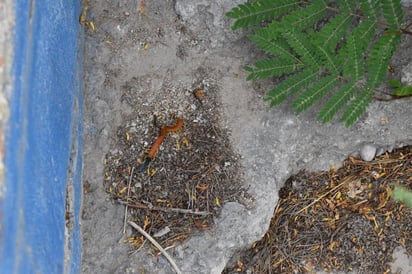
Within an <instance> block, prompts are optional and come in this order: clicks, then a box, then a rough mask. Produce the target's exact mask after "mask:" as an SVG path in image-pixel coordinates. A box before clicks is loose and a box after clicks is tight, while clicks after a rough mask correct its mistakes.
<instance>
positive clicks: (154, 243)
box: [127, 221, 182, 274]
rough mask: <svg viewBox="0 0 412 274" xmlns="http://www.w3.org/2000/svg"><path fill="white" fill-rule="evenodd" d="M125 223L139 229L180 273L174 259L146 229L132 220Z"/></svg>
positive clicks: (179, 272)
mask: <svg viewBox="0 0 412 274" xmlns="http://www.w3.org/2000/svg"><path fill="white" fill-rule="evenodd" d="M127 223H128V224H129V225H131V226H132V227H133V228H135V229H136V230H137V231H139V233H140V234H142V235H143V236H144V237H146V239H148V240H149V241H150V242H151V243H152V244H153V245H154V246H155V247H156V248H157V249H159V251H160V252H161V253H162V254H163V256H165V257H166V259H167V260H168V261H169V263H170V264H171V265H172V266H173V269H174V270H175V272H176V273H177V274H181V273H182V271H180V269H179V267H177V265H176V263H175V261H174V260H173V259H172V257H170V255H169V254H168V253H167V252H166V250H164V248H163V247H162V246H161V245H160V244H159V243H158V242H156V240H155V239H153V238H152V237H151V236H150V235H149V234H148V233H147V232H146V231H144V230H143V228H141V227H140V226H139V225H138V224H136V223H134V222H132V221H129V222H127Z"/></svg>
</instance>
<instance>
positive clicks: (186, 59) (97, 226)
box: [82, 0, 412, 273]
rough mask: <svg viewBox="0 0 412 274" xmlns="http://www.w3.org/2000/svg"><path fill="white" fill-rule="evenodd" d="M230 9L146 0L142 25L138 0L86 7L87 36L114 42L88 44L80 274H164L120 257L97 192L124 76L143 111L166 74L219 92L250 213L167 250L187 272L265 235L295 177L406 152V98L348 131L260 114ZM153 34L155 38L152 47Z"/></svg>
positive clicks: (246, 46) (283, 112)
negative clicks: (140, 88)
mask: <svg viewBox="0 0 412 274" xmlns="http://www.w3.org/2000/svg"><path fill="white" fill-rule="evenodd" d="M239 2H243V1H228V0H219V1H205V0H194V1H183V0H176V1H174V2H173V1H163V0H153V1H146V7H145V8H146V14H145V15H141V14H139V6H138V3H137V2H136V1H123V2H122V3H120V2H119V3H117V4H114V3H110V2H103V1H102V2H100V1H91V4H90V5H91V10H90V20H93V17H94V16H95V18H97V17H99V16H102V15H105V16H106V18H107V19H106V20H105V21H104V23H102V24H96V30H95V32H99V31H100V30H102V29H103V28H105V29H106V30H109V31H110V32H111V36H110V37H108V38H107V39H109V38H110V43H108V42H105V40H104V39H102V37H100V36H99V35H98V33H97V34H96V33H94V34H91V35H88V36H87V39H86V49H85V66H84V70H85V77H84V81H85V149H84V151H85V159H84V163H85V170H84V177H85V180H86V181H88V183H90V185H91V191H90V193H88V194H86V195H85V201H84V214H83V220H82V225H83V230H82V231H83V266H82V270H83V273H173V270H172V268H171V267H170V265H169V264H168V263H167V261H165V259H164V258H163V257H159V258H158V260H157V261H156V260H154V259H153V258H152V257H151V256H147V255H146V254H145V253H144V252H138V253H135V254H133V255H131V256H128V255H126V254H127V246H126V245H124V244H122V239H123V235H122V234H121V233H120V231H121V228H122V226H123V224H122V222H123V221H122V219H123V212H124V208H123V207H122V206H120V205H114V204H110V202H109V200H108V196H107V194H106V193H104V191H103V189H102V181H103V165H102V162H103V158H104V154H105V153H106V152H107V151H108V150H109V149H110V143H111V142H112V140H111V138H113V136H115V134H114V132H115V130H116V127H117V126H119V125H120V123H121V119H122V115H125V114H127V113H130V112H131V109H130V107H129V106H128V105H127V104H124V103H122V102H121V100H120V95H121V94H119V92H118V90H119V89H120V87H121V86H122V85H123V84H124V82H125V81H126V80H128V79H130V78H131V77H133V76H138V77H147V79H148V80H147V81H149V82H150V84H149V85H148V86H147V88H148V90H149V92H146V91H145V92H142V96H146V99H147V101H148V102H150V92H160V91H159V88H158V86H161V85H162V83H164V81H165V77H166V76H165V75H172V76H173V77H172V78H173V82H174V83H175V84H176V86H187V87H190V86H191V83H192V81H193V71H195V70H196V69H198V68H199V67H202V68H204V69H205V70H207V71H209V74H208V75H209V77H210V78H211V79H212V78H213V80H214V81H216V82H217V83H218V86H219V87H220V88H219V92H220V97H221V106H222V112H223V116H224V120H223V121H222V125H221V126H222V127H226V128H228V129H229V130H230V132H231V141H232V143H233V146H234V148H235V150H236V151H237V152H239V153H240V154H241V156H242V160H241V161H242V165H243V167H244V169H243V177H244V181H245V182H246V184H247V185H248V186H249V189H250V191H249V192H250V194H251V195H252V196H253V198H254V201H253V206H251V207H245V206H244V205H241V204H238V203H234V202H233V203H228V204H226V205H225V206H224V208H223V211H222V214H221V216H220V217H219V219H218V220H216V227H215V228H214V229H213V230H211V231H209V232H207V233H204V234H201V235H197V236H194V237H193V238H192V239H190V240H189V241H188V242H187V243H185V244H184V245H182V246H179V247H177V248H176V249H174V250H169V252H170V253H171V254H172V255H173V257H174V258H175V259H176V262H177V264H178V265H179V266H180V268H181V269H182V270H183V272H184V273H221V271H222V269H223V268H224V267H225V265H226V263H227V261H228V260H229V259H230V258H231V257H232V256H233V254H235V252H237V251H239V250H240V249H242V248H245V247H248V246H250V245H251V244H252V243H253V242H254V241H256V240H258V239H259V238H260V237H262V236H263V234H264V233H265V231H266V230H267V228H268V226H269V221H270V218H271V216H272V213H273V210H274V207H275V205H276V202H277V200H278V194H277V192H278V190H279V188H280V187H281V186H282V184H283V182H284V181H285V180H286V179H287V178H288V177H289V176H290V175H292V174H293V173H295V172H297V171H299V170H301V169H308V170H324V169H329V168H330V167H331V166H333V165H334V166H337V167H338V166H340V165H341V162H342V160H343V159H345V158H346V157H347V156H348V155H351V154H356V153H359V150H360V149H361V148H362V146H363V145H365V144H368V143H373V144H374V145H375V146H376V147H382V148H383V147H388V146H394V147H396V146H401V145H406V144H411V143H412V127H411V124H412V109H411V107H410V105H411V102H412V100H411V99H406V100H395V101H391V102H378V101H376V102H373V103H372V104H371V106H370V107H369V108H368V110H367V112H366V114H365V115H364V116H363V118H362V119H361V120H360V121H359V122H358V123H356V124H355V125H354V126H352V127H351V128H345V127H344V125H342V124H340V123H336V122H333V123H329V124H325V125H324V124H321V123H319V122H316V121H315V119H314V117H315V111H314V110H309V111H307V112H305V113H303V114H302V115H300V116H299V117H296V116H295V115H294V114H293V111H292V110H291V109H289V108H287V107H286V106H285V105H281V106H279V107H276V108H273V109H269V108H268V106H267V105H266V104H265V103H264V102H263V100H262V96H263V91H264V89H265V87H264V86H263V87H258V86H256V85H254V83H252V82H246V81H245V78H246V73H245V72H244V71H243V70H242V66H243V65H244V64H245V63H247V62H248V61H249V60H254V58H256V56H257V55H259V54H260V53H259V51H258V50H256V49H254V48H253V47H252V45H251V43H250V42H248V41H247V39H245V33H243V32H242V31H236V32H232V31H230V30H229V28H230V25H231V21H230V20H229V19H228V18H226V17H225V16H224V14H225V12H226V11H228V10H230V9H231V7H233V6H235V5H236V4H237V3H239ZM177 17H178V18H177ZM132 30H133V31H134V32H131V31H132ZM159 30H160V31H159ZM155 33H163V34H162V35H161V37H159V36H157V38H154V37H155V35H156V34H155ZM159 41H160V42H159ZM145 43H147V44H148V45H149V49H148V50H146V51H144V50H142V48H143V47H144V45H145ZM411 43H412V41H411V38H409V37H408V38H405V39H404V40H403V49H404V50H403V51H400V52H399V53H398V55H399V56H398V57H396V58H397V59H396V58H395V59H394V60H398V61H399V62H397V64H398V66H400V67H401V68H402V70H403V72H404V73H405V75H407V74H408V73H411V71H410V63H411V62H412V60H411V58H412V57H411V56H410V54H408V52H407V50H406V51H405V49H407V48H408V47H410V45H411ZM110 76H111V77H110ZM136 107H138V106H136ZM405 271H409V270H405ZM405 273H408V272H405Z"/></svg>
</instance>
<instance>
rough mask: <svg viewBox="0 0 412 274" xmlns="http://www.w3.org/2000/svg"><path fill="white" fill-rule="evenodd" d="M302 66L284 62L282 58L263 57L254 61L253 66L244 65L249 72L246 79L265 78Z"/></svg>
mask: <svg viewBox="0 0 412 274" xmlns="http://www.w3.org/2000/svg"><path fill="white" fill-rule="evenodd" d="M303 66H304V65H303V64H296V63H286V62H285V61H283V60H273V59H263V60H260V61H257V62H256V64H255V68H251V67H245V70H246V71H248V72H250V74H249V76H248V77H247V78H246V80H253V79H265V78H268V77H272V76H280V75H283V74H286V73H291V72H294V71H296V70H297V69H299V68H302V67H303Z"/></svg>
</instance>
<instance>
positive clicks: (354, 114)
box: [340, 91, 373, 127]
mask: <svg viewBox="0 0 412 274" xmlns="http://www.w3.org/2000/svg"><path fill="white" fill-rule="evenodd" d="M372 95H373V93H372V92H371V91H363V92H361V93H360V94H359V95H358V96H357V97H356V98H355V99H353V100H352V102H351V104H350V105H349V107H348V108H347V109H346V110H345V112H344V113H343V115H342V117H341V119H340V121H341V122H345V125H346V127H349V126H351V125H352V124H353V123H354V122H355V121H356V120H357V119H358V118H359V117H360V116H361V115H362V114H363V113H364V112H365V110H366V108H367V107H368V105H369V104H370V103H371V101H372Z"/></svg>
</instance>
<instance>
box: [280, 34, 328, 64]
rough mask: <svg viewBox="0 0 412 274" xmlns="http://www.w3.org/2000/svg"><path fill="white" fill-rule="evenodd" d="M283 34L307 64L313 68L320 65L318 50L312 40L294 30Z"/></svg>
mask: <svg viewBox="0 0 412 274" xmlns="http://www.w3.org/2000/svg"><path fill="white" fill-rule="evenodd" d="M283 36H284V37H285V39H286V41H287V42H288V44H289V46H290V47H291V48H292V49H293V50H294V51H295V52H296V53H297V54H298V55H299V56H300V59H301V60H302V61H303V63H304V64H305V65H307V66H310V67H312V68H319V67H320V63H321V62H320V58H319V57H318V56H316V50H315V49H314V47H313V45H312V43H311V42H310V41H308V40H306V38H305V37H304V36H302V35H300V33H298V32H295V31H293V30H288V31H286V32H285V33H283Z"/></svg>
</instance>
